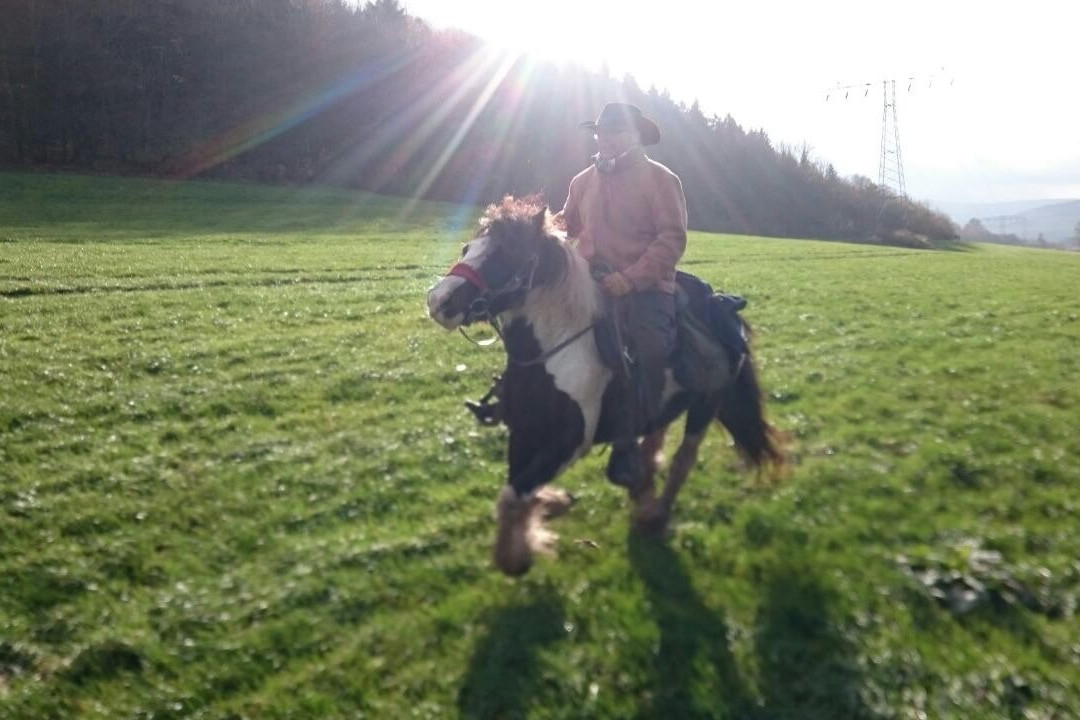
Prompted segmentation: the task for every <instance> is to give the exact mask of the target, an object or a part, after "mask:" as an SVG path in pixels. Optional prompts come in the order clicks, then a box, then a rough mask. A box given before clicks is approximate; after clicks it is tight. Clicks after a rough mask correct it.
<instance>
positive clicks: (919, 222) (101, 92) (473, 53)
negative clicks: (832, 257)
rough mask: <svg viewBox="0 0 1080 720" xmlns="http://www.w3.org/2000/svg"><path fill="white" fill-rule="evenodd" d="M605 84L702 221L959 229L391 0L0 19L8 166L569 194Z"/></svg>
mask: <svg viewBox="0 0 1080 720" xmlns="http://www.w3.org/2000/svg"><path fill="white" fill-rule="evenodd" d="M523 22H527V19H523ZM732 71H737V70H736V69H731V68H728V69H724V68H718V69H717V72H732ZM611 101H624V102H631V103H634V104H636V105H638V106H640V107H641V108H642V109H643V110H644V112H645V113H646V114H647V115H649V116H651V117H652V118H654V119H655V120H656V121H657V123H658V124H659V125H660V127H661V128H662V129H663V131H664V139H663V142H661V144H660V145H658V146H656V147H655V148H653V149H651V150H650V155H652V156H653V157H654V158H655V159H657V160H658V161H660V162H662V163H664V164H666V165H668V166H669V167H671V168H672V169H673V170H675V172H677V173H678V174H679V175H680V176H681V177H682V179H683V183H684V187H685V189H686V194H687V204H688V207H689V212H690V223H691V226H692V227H694V228H696V229H700V230H710V231H716V232H735V233H751V234H761V235H774V236H786V237H816V238H831V239H844V240H857V241H877V242H888V243H894V244H907V245H913V246H927V245H930V244H933V243H935V242H939V241H946V240H950V239H952V238H955V237H956V235H957V228H956V226H955V225H953V223H952V222H951V221H950V220H949V219H948V218H947V217H945V216H944V215H942V214H939V213H936V212H934V211H932V210H930V209H929V208H927V207H925V206H924V205H921V204H917V203H911V202H909V201H902V200H901V199H899V198H895V197H893V196H892V195H891V194H890V193H889V192H888V191H887V190H886V189H885V188H882V187H879V186H877V185H876V184H874V183H873V182H871V181H870V180H869V179H866V178H860V177H854V178H843V177H840V176H839V175H838V174H837V172H836V171H835V169H834V168H833V167H832V166H831V165H828V164H825V163H822V162H819V161H816V160H815V159H813V158H811V157H810V155H809V152H808V151H807V149H805V148H802V149H797V148H790V147H784V146H779V147H778V146H776V145H775V144H774V143H772V142H771V141H770V139H769V137H768V135H767V134H766V133H765V132H764V131H762V130H749V131H748V130H746V129H744V128H743V127H741V126H740V125H739V123H738V122H737V121H736V120H735V119H734V118H732V117H731V116H730V115H728V116H726V117H722V118H721V117H718V116H710V115H706V114H704V113H703V112H702V111H701V110H700V108H699V107H698V106H697V104H696V103H694V104H691V105H689V106H687V105H686V104H685V103H682V102H678V101H676V100H675V99H673V98H671V97H670V96H669V95H668V94H667V93H666V92H663V91H661V90H658V89H656V88H648V89H643V88H641V87H639V86H638V84H637V83H636V82H635V81H634V79H633V78H632V77H623V78H616V77H612V76H611V75H610V73H607V72H603V71H591V70H587V69H585V68H582V67H580V66H577V65H574V64H569V63H568V64H562V63H558V64H557V63H542V62H537V61H535V60H532V59H530V58H528V57H521V56H514V55H512V54H508V53H506V52H504V51H500V50H497V49H495V48H493V47H491V46H490V45H488V44H485V43H484V42H482V41H481V40H479V39H477V38H475V37H472V36H470V35H468V34H465V33H462V32H459V31H453V30H436V29H433V28H432V27H430V26H428V25H427V24H426V23H424V22H423V21H422V20H420V19H417V18H414V17H411V16H409V15H408V14H407V13H406V12H405V10H404V9H403V7H402V6H401V5H400V4H399V3H398V2H397V1H396V0H377V1H376V2H369V3H367V4H365V5H362V6H361V5H354V4H352V3H349V2H346V1H345V0H258V1H257V2H256V1H254V0H152V1H151V0H50V1H49V2H41V1H40V0H8V2H6V3H5V10H4V22H3V24H2V25H0V165H3V166H6V167H9V168H34V169H64V170H77V171H92V172H103V173H116V174H137V175H146V176H155V177H171V178H191V177H218V178H230V179H246V180H254V181H260V182H272V183H293V184H307V183H325V184H333V185H341V186H346V187H353V188H358V189H363V190H368V191H375V192H381V193H388V194H396V195H406V196H415V197H422V198H426V199H437V200H448V201H454V202H465V203H474V204H476V203H484V202H489V201H491V200H494V199H496V198H498V197H500V196H501V195H503V194H506V193H513V194H525V193H531V192H536V191H541V192H543V193H544V194H545V195H546V196H547V198H548V200H549V202H550V203H551V204H552V206H553V207H555V208H558V207H560V206H561V205H562V201H563V200H564V199H565V194H566V188H567V186H568V184H569V181H570V178H571V177H572V176H573V175H574V174H575V173H576V172H578V171H579V170H581V169H582V168H583V167H585V165H586V164H587V163H588V162H589V157H590V155H591V153H592V152H593V148H592V138H591V137H590V136H589V135H588V133H587V132H585V131H582V130H579V129H578V124H579V123H580V122H581V121H583V120H587V119H592V118H594V117H595V116H596V114H597V112H598V111H599V109H600V108H601V107H602V106H603V104H604V103H606V102H611Z"/></svg>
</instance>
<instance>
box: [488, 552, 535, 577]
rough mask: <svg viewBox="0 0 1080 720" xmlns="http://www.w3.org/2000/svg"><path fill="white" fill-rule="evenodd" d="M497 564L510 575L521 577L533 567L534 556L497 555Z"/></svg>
mask: <svg viewBox="0 0 1080 720" xmlns="http://www.w3.org/2000/svg"><path fill="white" fill-rule="evenodd" d="M495 566H496V567H497V568H499V570H500V571H502V574H503V575H506V576H508V577H521V576H522V575H524V574H525V573H527V572H529V569H530V568H532V557H521V556H517V557H507V556H501V557H500V556H499V555H498V554H496V556H495Z"/></svg>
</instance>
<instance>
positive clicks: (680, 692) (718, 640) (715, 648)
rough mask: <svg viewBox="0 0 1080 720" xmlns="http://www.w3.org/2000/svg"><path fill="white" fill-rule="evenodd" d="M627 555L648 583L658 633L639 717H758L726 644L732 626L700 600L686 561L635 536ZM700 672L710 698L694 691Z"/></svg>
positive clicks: (645, 539) (631, 536)
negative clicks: (649, 685)
mask: <svg viewBox="0 0 1080 720" xmlns="http://www.w3.org/2000/svg"><path fill="white" fill-rule="evenodd" d="M627 550H628V552H629V555H630V564H631V566H632V567H633V568H634V571H635V572H636V573H637V574H638V576H639V577H640V578H641V580H642V581H643V582H644V583H645V590H646V592H647V593H648V598H649V604H650V607H651V609H652V611H653V613H654V615H655V619H656V624H657V627H658V628H659V629H660V645H659V649H658V651H657V653H656V656H655V663H654V664H655V667H654V671H653V676H654V678H655V684H654V687H653V689H652V692H651V693H648V698H649V699H648V703H647V704H646V705H645V706H643V707H642V708H640V709H639V712H638V717H639V718H709V717H736V718H749V717H753V716H755V715H756V713H757V708H756V706H755V703H754V702H753V698H752V697H751V695H750V694H749V693H748V691H747V687H746V685H745V683H744V682H743V680H742V678H741V676H740V674H739V668H738V665H737V663H736V662H735V658H734V657H733V655H732V653H731V650H730V647H729V644H728V634H729V627H728V624H727V621H726V620H725V618H724V613H723V611H720V610H714V609H712V608H710V607H708V606H707V605H706V604H705V603H704V602H703V601H702V599H701V597H700V596H699V595H698V594H697V591H696V590H695V589H694V585H693V583H692V582H691V581H690V576H689V574H688V573H687V572H686V567H685V566H684V565H683V561H682V559H681V558H680V557H679V556H678V554H676V553H675V551H674V550H672V549H671V548H670V547H668V546H667V545H666V544H664V543H660V542H657V541H655V540H653V539H647V538H643V537H641V536H640V535H638V534H636V533H633V532H631V533H630V535H629V537H628V539H627ZM701 661H704V663H702V662H701ZM699 670H703V671H705V672H706V673H708V674H709V675H710V677H709V680H710V681H711V682H709V683H707V684H708V685H709V686H711V691H710V692H709V693H702V692H701V691H700V690H698V691H695V688H694V686H695V684H697V683H696V682H695V680H696V677H697V676H698V675H699V674H700V673H699ZM703 694H704V695H710V694H712V696H706V697H703Z"/></svg>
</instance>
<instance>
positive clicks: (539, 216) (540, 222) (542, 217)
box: [532, 205, 548, 232]
mask: <svg viewBox="0 0 1080 720" xmlns="http://www.w3.org/2000/svg"><path fill="white" fill-rule="evenodd" d="M547 211H548V209H547V205H544V206H543V207H541V208H540V212H538V213H536V214H535V215H533V217H532V221H533V225H535V226H536V229H537V230H539V231H541V232H543V231H544V227H545V226H546V225H547Z"/></svg>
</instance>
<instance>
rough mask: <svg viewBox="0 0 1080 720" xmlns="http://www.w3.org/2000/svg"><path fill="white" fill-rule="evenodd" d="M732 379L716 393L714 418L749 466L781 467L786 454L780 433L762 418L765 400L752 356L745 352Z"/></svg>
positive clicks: (763, 416)
mask: <svg viewBox="0 0 1080 720" xmlns="http://www.w3.org/2000/svg"><path fill="white" fill-rule="evenodd" d="M736 367H737V368H738V370H737V373H736V375H735V379H734V380H732V381H731V382H730V383H728V384H727V385H726V386H725V387H724V388H723V389H722V390H720V392H719V397H718V400H719V407H718V409H717V411H716V419H717V420H719V421H720V423H721V424H722V425H723V426H724V427H725V428H726V429H727V431H728V432H729V433H730V434H731V438H732V440H734V441H735V449H736V450H738V452H739V455H740V456H741V457H742V458H743V459H744V460H745V461H746V462H747V463H748V464H749V465H751V466H752V467H755V468H761V467H763V466H766V465H768V466H772V467H773V468H777V469H779V468H781V467H782V466H783V465H784V464H785V462H786V460H787V457H786V456H785V454H784V451H783V449H782V448H781V447H780V440H781V437H780V433H779V432H778V431H777V430H776V428H774V427H773V426H772V425H771V424H769V421H768V420H766V419H765V401H764V398H763V397H762V393H761V384H760V383H759V382H758V376H757V369H756V368H755V367H754V359H753V357H752V356H751V355H750V353H749V352H747V353H745V354H744V355H743V356H742V358H741V360H740V362H739V364H737V365H736Z"/></svg>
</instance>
